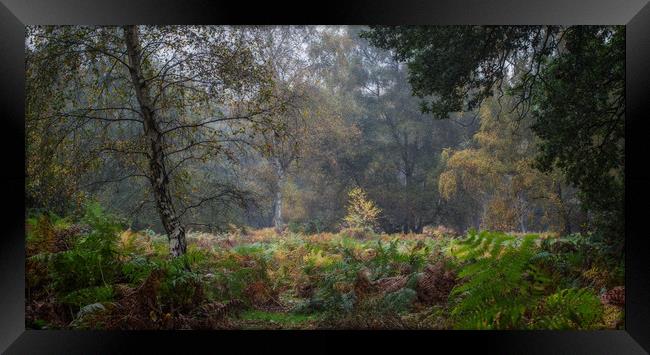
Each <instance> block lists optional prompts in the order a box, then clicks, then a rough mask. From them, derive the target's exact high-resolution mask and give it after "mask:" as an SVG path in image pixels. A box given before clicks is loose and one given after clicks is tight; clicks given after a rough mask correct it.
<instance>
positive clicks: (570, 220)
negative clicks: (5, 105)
mask: <svg viewBox="0 0 650 355" xmlns="http://www.w3.org/2000/svg"><path fill="white" fill-rule="evenodd" d="M25 58H26V60H25V65H26V67H25V68H26V90H27V91H26V118H25V122H26V123H25V124H26V126H25V128H26V140H25V154H26V180H25V205H26V210H25V245H26V249H25V251H26V269H25V270H26V279H25V307H26V319H25V322H26V328H27V329H102V330H145V329H149V330H150V329H188V330H198V329H438V330H441V329H444V330H451V329H577V330H586V329H590V330H593V329H624V319H625V314H624V308H625V285H624V274H625V265H624V229H625V218H624V210H623V206H624V188H625V186H624V180H625V175H624V170H625V169H624V168H625V150H624V145H625V137H624V128H625V27H624V26H136V25H129V26H27V28H26V37H25Z"/></svg>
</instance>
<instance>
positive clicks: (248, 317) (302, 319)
mask: <svg viewBox="0 0 650 355" xmlns="http://www.w3.org/2000/svg"><path fill="white" fill-rule="evenodd" d="M239 320H240V321H242V323H244V324H243V326H246V325H248V326H249V327H250V328H267V327H269V328H309V326H310V325H311V324H313V323H315V322H317V321H318V320H319V315H318V314H296V313H284V312H267V311H260V310H248V311H246V312H243V313H242V314H241V315H240V316H239Z"/></svg>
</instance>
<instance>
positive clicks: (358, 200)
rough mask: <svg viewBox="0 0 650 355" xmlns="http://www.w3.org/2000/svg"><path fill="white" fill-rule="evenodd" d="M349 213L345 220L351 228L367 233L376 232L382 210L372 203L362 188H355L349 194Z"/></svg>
mask: <svg viewBox="0 0 650 355" xmlns="http://www.w3.org/2000/svg"><path fill="white" fill-rule="evenodd" d="M348 197H349V199H350V200H349V204H348V213H347V215H346V216H345V218H344V221H345V225H346V226H347V227H349V228H359V229H363V230H365V231H370V232H372V231H375V230H376V229H377V227H378V225H377V218H378V217H379V213H380V212H381V210H380V209H379V208H378V207H377V206H375V203H374V202H372V201H370V200H369V199H368V197H367V196H366V193H365V192H364V191H363V190H362V189H361V188H358V187H356V188H353V189H352V190H350V192H349V193H348Z"/></svg>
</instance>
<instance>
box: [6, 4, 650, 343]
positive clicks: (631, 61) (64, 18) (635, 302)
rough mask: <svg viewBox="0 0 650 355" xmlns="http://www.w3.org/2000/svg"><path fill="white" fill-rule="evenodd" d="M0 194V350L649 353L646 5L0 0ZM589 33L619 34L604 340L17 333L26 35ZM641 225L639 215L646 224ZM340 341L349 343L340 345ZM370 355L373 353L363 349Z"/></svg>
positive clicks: (21, 306) (20, 327) (453, 334)
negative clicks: (614, 270) (618, 138)
mask: <svg viewBox="0 0 650 355" xmlns="http://www.w3.org/2000/svg"><path fill="white" fill-rule="evenodd" d="M0 2H1V3H2V4H0V28H2V32H1V33H2V35H1V36H0V58H1V59H0V88H1V89H0V102H1V105H0V107H1V108H2V116H0V117H2V120H1V121H0V122H2V126H3V128H4V129H3V130H2V132H3V133H2V139H1V140H0V141H1V142H2V150H0V152H2V153H1V156H2V160H1V161H2V164H1V165H0V166H1V167H2V169H1V170H2V174H3V184H2V185H0V186H2V187H3V190H4V192H3V193H2V195H0V196H2V198H1V199H0V200H1V201H2V202H3V205H4V206H5V207H6V208H4V212H3V213H2V215H3V217H5V218H4V223H3V224H2V226H3V228H2V231H3V232H4V233H2V237H1V238H0V244H1V246H0V285H1V287H0V350H2V351H5V352H6V353H7V354H41V353H66V354H76V353H80V354H82V353H83V354H89V353H92V354H96V353H123V352H157V353H167V352H176V353H178V352H183V353H190V352H193V351H192V350H191V348H194V347H196V346H207V347H205V348H203V349H204V351H206V350H207V352H221V351H224V352H225V351H231V350H230V349H233V347H234V349H236V350H238V351H240V352H241V351H243V352H246V353H249V352H252V351H253V350H262V351H268V350H281V351H291V350H294V349H295V350H297V351H300V352H310V351H323V350H329V351H339V350H345V351H350V350H354V349H355V348H356V350H362V351H364V352H369V351H370V349H371V348H377V349H378V350H395V351H400V352H402V353H406V352H407V351H420V350H417V349H416V347H424V351H426V352H445V353H446V352H447V351H449V350H447V349H453V352H457V351H466V350H474V351H480V352H481V353H483V352H487V353H500V354H504V353H518V354H537V353H552V354H560V353H566V354H582V353H585V354H644V353H648V352H649V351H650V281H649V280H648V274H649V271H650V261H649V260H650V258H649V257H648V255H646V254H647V253H648V252H649V251H650V250H649V248H648V245H649V242H648V239H649V238H650V236H647V235H646V234H647V233H644V221H645V218H644V217H646V215H647V214H648V211H649V210H650V209H648V208H647V207H646V206H647V204H648V203H647V201H650V199H649V198H650V187H649V186H650V172H646V171H647V170H646V169H644V165H645V160H646V157H647V154H648V153H649V152H650V150H649V149H648V148H649V147H650V139H648V138H647V135H648V132H650V130H649V129H648V120H647V119H645V118H647V116H648V112H650V108H649V106H650V105H649V102H650V100H648V96H649V95H648V93H650V4H648V1H647V0H630V1H626V2H619V3H617V2H614V1H605V0H592V1H589V0H580V1H576V0H574V1H567V0H546V1H544V0H535V1H517V0H499V1H481V0H464V1H451V0H450V1H430V2H423V1H418V0H402V1H393V2H389V1H386V0H382V1H372V2H370V1H364V2H356V3H353V2H345V3H343V2H341V3H335V2H323V3H314V4H307V3H303V4H281V3H276V2H267V3H263V4H252V3H248V2H216V1H188V0H186V1H171V0H158V1H146V2H145V1H140V2H136V1H134V0H132V1H127V0H118V1H115V0H114V1H99V0H92V1H91V0H56V1H47V0H1V1H0ZM127 23H128V24H438V25H447V24H513V25H526V24H571V25H582V24H599V25H605V24H607V25H626V96H627V99H626V102H627V105H626V106H627V108H628V109H627V112H626V132H625V134H626V151H627V154H626V155H627V162H626V202H625V209H626V277H625V279H626V280H625V282H626V284H625V286H626V308H625V315H626V316H625V330H607V331H418V332H404V331H400V332H393V331H363V332H362V331H357V332H351V331H302V332H288V331H282V332H266V331H245V332H244V331H211V332H196V331H191V332H182V331H165V332H162V331H161V332H151V331H137V332H100V331H57V330H46V331H36V330H28V331H26V330H25V303H24V302H25V297H24V282H25V280H24V278H25V275H24V271H25V242H24V217H25V216H24V188H25V161H24V158H25V155H24V149H25V122H24V96H25V92H24V91H25V83H24V69H25V64H24V44H25V42H24V36H25V25H35V24H44V25H45V24H47V25H49V24H61V25H63V24H102V25H117V24H127ZM646 218H647V217H646ZM344 340H347V341H345V342H344ZM373 350H375V349H373Z"/></svg>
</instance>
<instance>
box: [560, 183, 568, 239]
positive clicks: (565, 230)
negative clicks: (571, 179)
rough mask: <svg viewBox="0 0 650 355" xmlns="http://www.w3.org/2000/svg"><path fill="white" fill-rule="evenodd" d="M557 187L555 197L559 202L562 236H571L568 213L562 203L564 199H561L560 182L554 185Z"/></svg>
mask: <svg viewBox="0 0 650 355" xmlns="http://www.w3.org/2000/svg"><path fill="white" fill-rule="evenodd" d="M556 187H557V197H558V198H559V200H560V215H561V216H562V222H563V223H562V224H563V226H562V234H563V235H569V234H571V216H570V215H569V211H568V209H567V207H566V204H565V203H564V199H563V198H562V184H561V183H560V182H557V184H556Z"/></svg>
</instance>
